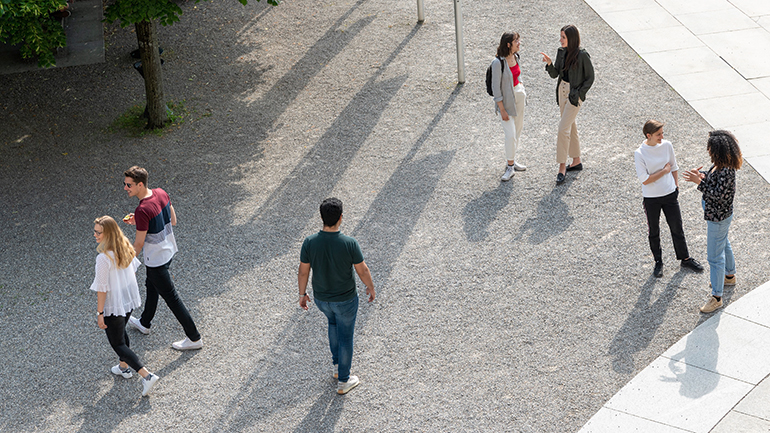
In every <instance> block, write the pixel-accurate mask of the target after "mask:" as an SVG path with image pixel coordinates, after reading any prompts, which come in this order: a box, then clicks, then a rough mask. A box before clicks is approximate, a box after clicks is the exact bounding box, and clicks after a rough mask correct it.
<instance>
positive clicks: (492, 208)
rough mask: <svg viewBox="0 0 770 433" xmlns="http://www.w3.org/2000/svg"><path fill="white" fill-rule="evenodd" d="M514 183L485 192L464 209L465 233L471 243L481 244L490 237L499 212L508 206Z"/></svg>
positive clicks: (507, 183) (505, 183)
mask: <svg viewBox="0 0 770 433" xmlns="http://www.w3.org/2000/svg"><path fill="white" fill-rule="evenodd" d="M512 183H513V182H500V185H498V186H497V188H495V189H493V190H491V191H484V193H483V194H481V195H480V196H479V197H478V198H476V199H473V200H471V201H469V202H468V204H466V205H465V208H463V231H464V232H465V237H466V238H467V239H468V240H469V241H471V242H480V241H483V240H485V239H486V238H487V237H488V236H489V225H490V224H491V223H492V221H494V220H495V218H496V217H497V214H498V212H500V211H501V210H503V209H505V207H506V206H508V202H509V200H510V198H511V189H512V188H513V187H512V186H511V184H512Z"/></svg>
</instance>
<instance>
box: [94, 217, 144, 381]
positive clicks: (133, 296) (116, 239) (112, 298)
mask: <svg viewBox="0 0 770 433" xmlns="http://www.w3.org/2000/svg"><path fill="white" fill-rule="evenodd" d="M94 238H96V242H98V243H99V246H98V247H97V248H96V250H97V251H98V252H99V255H98V256H96V278H94V283H93V284H92V285H91V290H93V291H95V292H96V295H97V307H96V314H97V316H96V317H97V323H98V325H99V328H101V329H104V330H105V332H106V333H107V340H109V342H110V346H112V349H113V350H114V351H115V353H117V354H118V357H119V359H120V363H119V364H118V365H116V366H114V367H112V368H111V369H110V371H112V373H113V374H115V375H118V376H123V377H124V378H126V379H128V378H130V377H131V376H133V373H132V372H131V368H133V369H134V370H136V371H137V372H138V373H139V375H140V376H142V378H144V380H142V395H147V394H149V393H150V390H151V389H152V387H153V386H154V385H155V383H156V382H157V381H158V376H156V375H154V374H152V373H150V372H149V371H147V369H146V368H144V367H143V366H142V363H141V361H139V357H138V356H136V354H135V353H134V351H132V350H131V349H130V348H129V341H128V333H126V322H128V318H129V317H131V312H132V311H133V310H134V309H135V308H137V307H139V306H140V305H142V300H141V298H140V297H139V286H138V285H137V283H136V269H137V268H138V267H139V265H140V262H139V260H137V259H136V252H135V251H134V247H133V245H131V242H129V241H128V238H126V235H124V234H123V231H121V230H120V227H118V224H117V223H116V222H115V220H114V219H112V218H111V217H109V216H103V217H99V218H97V219H96V220H94ZM129 367H130V368H129Z"/></svg>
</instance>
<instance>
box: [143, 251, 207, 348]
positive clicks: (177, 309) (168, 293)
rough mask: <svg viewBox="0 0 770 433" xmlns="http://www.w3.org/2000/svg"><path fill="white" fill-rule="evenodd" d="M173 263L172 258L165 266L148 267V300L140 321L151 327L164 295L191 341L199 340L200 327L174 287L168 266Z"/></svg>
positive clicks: (146, 326)
mask: <svg viewBox="0 0 770 433" xmlns="http://www.w3.org/2000/svg"><path fill="white" fill-rule="evenodd" d="M170 265H171V260H169V261H168V263H166V264H165V265H163V266H158V267H156V268H151V267H149V266H146V268H147V281H146V282H145V285H146V286H147V301H146V302H145V303H144V311H142V317H141V318H140V319H139V323H141V324H142V326H144V327H145V328H149V327H150V325H151V324H152V319H153V318H154V317H155V311H156V310H157V309H158V296H161V297H163V300H164V301H166V305H168V308H169V309H170V310H171V312H172V313H174V317H176V320H178V321H179V323H180V324H181V325H182V328H184V333H185V334H186V335H187V338H189V339H190V340H191V341H198V340H200V339H201V334H200V333H198V328H197V327H196V326H195V322H193V319H192V317H190V312H189V311H187V307H185V306H184V303H183V302H182V299H181V298H180V297H179V294H177V292H176V289H175V288H174V282H173V281H171V274H169V272H168V268H169V266H170Z"/></svg>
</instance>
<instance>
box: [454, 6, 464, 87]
mask: <svg viewBox="0 0 770 433" xmlns="http://www.w3.org/2000/svg"><path fill="white" fill-rule="evenodd" d="M454 1H455V33H456V35H457V82H458V83H460V84H463V83H465V57H464V54H463V53H464V52H465V42H463V11H462V8H461V7H460V0H454Z"/></svg>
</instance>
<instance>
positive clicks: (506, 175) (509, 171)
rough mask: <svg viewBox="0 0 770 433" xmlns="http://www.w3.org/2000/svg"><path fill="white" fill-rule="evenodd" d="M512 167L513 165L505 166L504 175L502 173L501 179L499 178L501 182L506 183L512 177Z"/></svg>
mask: <svg viewBox="0 0 770 433" xmlns="http://www.w3.org/2000/svg"><path fill="white" fill-rule="evenodd" d="M513 167H514V166H513V165H506V166H505V173H503V177H501V178H500V180H502V181H503V182H508V181H509V180H511V178H512V177H513V175H514V174H515V173H514V171H513V170H514V168H513Z"/></svg>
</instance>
